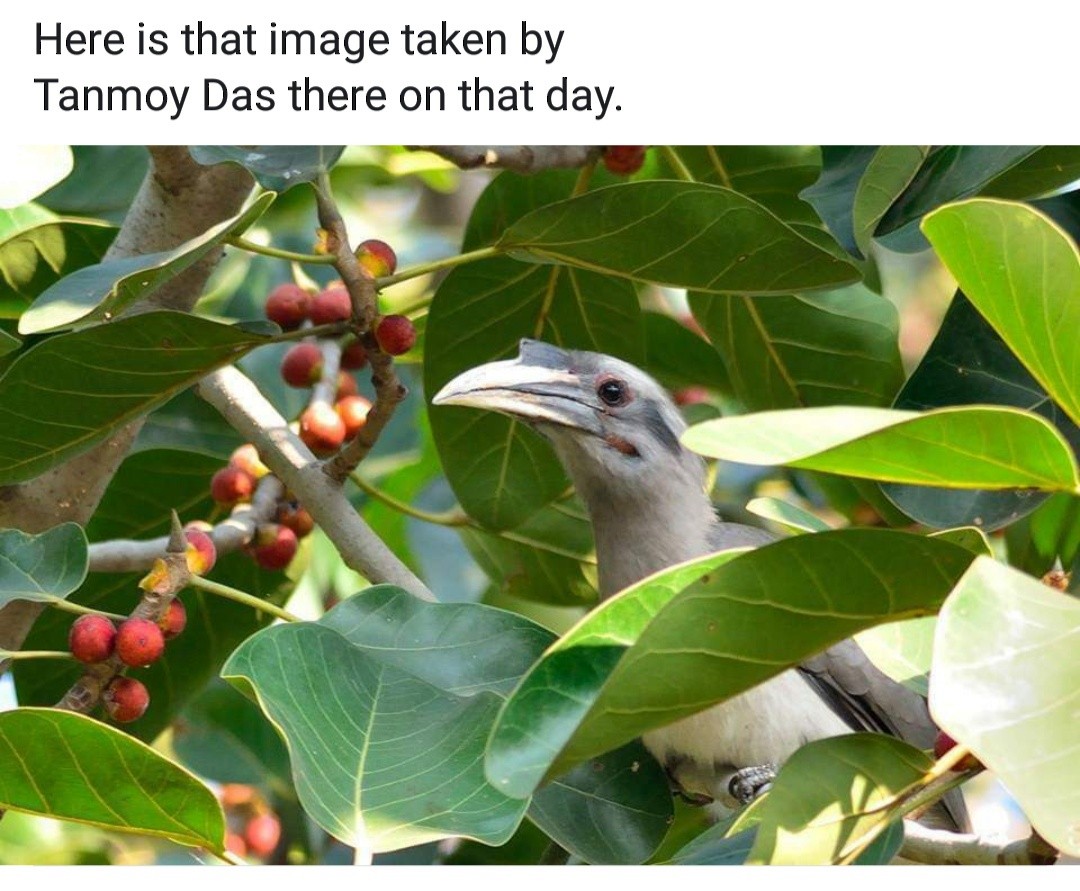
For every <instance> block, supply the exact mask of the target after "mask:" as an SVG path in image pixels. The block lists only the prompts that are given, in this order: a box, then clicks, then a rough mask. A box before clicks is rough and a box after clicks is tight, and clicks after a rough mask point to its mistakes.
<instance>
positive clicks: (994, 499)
mask: <svg viewBox="0 0 1080 891" xmlns="http://www.w3.org/2000/svg"><path fill="white" fill-rule="evenodd" d="M973 404H979V405H1011V406H1014V407H1015V408H1023V409H1027V410H1028V411H1032V412H1035V413H1037V414H1040V415H1042V416H1043V417H1044V418H1046V419H1047V420H1048V421H1050V423H1052V424H1053V425H1054V426H1055V427H1057V428H1058V430H1059V431H1061V433H1062V435H1063V436H1064V437H1065V439H1066V440H1068V442H1069V444H1070V445H1071V446H1072V447H1073V449H1074V451H1075V450H1077V449H1080V429H1078V428H1077V427H1076V425H1075V424H1073V423H1072V421H1070V420H1069V418H1068V417H1067V416H1066V415H1065V413H1064V412H1063V411H1062V410H1061V409H1060V408H1059V407H1058V406H1057V404H1056V403H1054V402H1053V401H1052V400H1051V399H1050V397H1049V396H1047V394H1046V390H1044V389H1043V388H1042V387H1040V386H1039V384H1038V382H1037V381H1036V380H1035V379H1034V378H1033V377H1032V376H1031V374H1030V373H1029V372H1028V371H1027V369H1026V368H1024V366H1023V364H1021V362H1020V360H1019V359H1017V358H1016V356H1015V355H1014V354H1013V352H1012V351H1011V350H1010V349H1009V348H1008V347H1007V346H1006V345H1005V343H1004V341H1002V339H1001V338H1000V337H998V335H997V333H996V332H995V331H994V329H993V328H991V327H990V324H989V323H988V322H987V321H986V319H984V318H983V317H982V316H981V315H980V314H979V312H978V310H976V309H975V307H974V306H972V304H971V301H970V300H968V299H967V298H966V297H965V296H964V294H963V292H957V294H956V296H955V297H954V298H953V301H952V304H950V306H949V309H948V312H946V313H945V318H944V320H943V321H942V323H941V327H940V328H939V329H938V333H937V335H936V336H935V337H934V341H933V343H931V344H930V348H929V349H928V350H927V351H926V354H925V355H924V356H923V359H922V361H921V362H920V363H919V365H918V367H917V368H916V369H915V371H913V372H912V374H911V376H910V377H909V378H908V379H907V381H906V382H905V383H904V386H903V388H902V389H901V391H900V393H899V394H898V395H897V397H896V401H895V403H894V406H893V407H894V408H899V409H908V410H917V411H923V410H925V409H933V408H939V407H941V406H944V405H973ZM882 488H883V490H884V492H885V495H886V496H887V497H888V498H889V500H890V501H892V502H893V503H894V504H896V505H897V507H899V508H900V509H901V510H902V511H904V513H906V514H907V515H908V516H910V517H911V518H912V519H914V520H917V521H918V522H920V523H923V524H925V525H927V526H932V527H934V528H936V529H942V528H946V527H949V526H958V525H963V524H965V523H977V524H978V525H979V527H980V528H982V529H988V530H994V529H998V528H1000V527H1001V526H1005V525H1009V524H1011V523H1013V522H1015V521H1016V520H1017V519H1019V518H1020V517H1022V516H1024V515H1025V514H1028V513H1030V512H1031V511H1033V510H1035V508H1037V507H1038V506H1039V504H1040V503H1042V501H1043V499H1044V498H1045V496H1044V495H1042V494H1040V493H1038V492H1032V491H1031V490H1028V489H1021V490H1008V489H1006V490H979V489H967V490H960V489H947V488H941V487H938V486H905V485H901V484H898V483H889V484H886V485H884V486H882Z"/></svg>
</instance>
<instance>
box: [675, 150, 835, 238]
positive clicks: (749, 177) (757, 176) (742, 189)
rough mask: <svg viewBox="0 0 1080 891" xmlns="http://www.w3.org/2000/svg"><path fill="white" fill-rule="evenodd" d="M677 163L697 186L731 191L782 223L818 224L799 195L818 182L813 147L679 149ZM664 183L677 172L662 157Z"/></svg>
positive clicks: (818, 162) (816, 154)
mask: <svg viewBox="0 0 1080 891" xmlns="http://www.w3.org/2000/svg"><path fill="white" fill-rule="evenodd" d="M676 151H677V152H678V154H679V158H680V159H681V160H682V162H683V164H685V165H686V168H687V169H688V170H689V171H690V173H691V174H692V175H693V177H694V179H695V180H696V181H697V182H702V183H711V184H712V185H715V186H724V187H725V188H728V189H733V190H734V191H736V192H739V193H740V194H742V195H746V196H747V197H748V198H753V199H754V200H755V201H756V202H757V203H758V204H760V205H762V206H763V207H767V208H768V209H769V210H771V211H772V212H773V213H774V214H776V215H777V216H778V217H780V219H782V220H783V221H784V222H786V223H809V224H811V225H820V222H819V220H818V218H817V215H816V214H815V213H814V209H813V208H812V207H811V206H810V205H809V204H807V203H806V202H805V201H803V200H802V199H801V198H799V192H800V191H802V190H803V189H805V188H806V187H807V186H809V185H810V184H811V183H813V182H814V180H815V179H817V175H818V171H819V170H820V169H821V157H820V155H821V153H820V150H819V149H818V148H817V147H816V146H812V145H680V146H678V147H677V148H676ZM660 167H661V170H662V171H663V172H664V175H665V176H667V178H668V179H676V178H677V177H678V172H677V171H676V170H674V169H673V168H672V167H671V166H670V164H669V163H668V162H667V159H666V157H665V156H663V155H661V156H660Z"/></svg>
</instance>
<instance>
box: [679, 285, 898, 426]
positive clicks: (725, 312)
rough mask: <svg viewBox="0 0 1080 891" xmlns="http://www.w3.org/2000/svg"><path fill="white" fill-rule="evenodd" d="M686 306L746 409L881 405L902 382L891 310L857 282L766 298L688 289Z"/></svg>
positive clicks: (894, 312) (887, 302)
mask: <svg viewBox="0 0 1080 891" xmlns="http://www.w3.org/2000/svg"><path fill="white" fill-rule="evenodd" d="M690 308H691V309H692V310H693V313H694V317H695V318H696V319H697V320H698V321H699V322H700V323H701V326H702V327H703V328H704V329H705V332H706V333H707V334H708V335H709V339H710V340H711V341H712V342H713V343H714V344H715V345H716V348H717V350H718V351H719V352H720V355H721V356H722V357H723V360H724V364H725V366H726V367H727V372H728V375H729V377H730V379H731V383H732V386H733V388H734V391H735V395H736V396H737V397H738V398H739V400H740V401H741V402H742V403H743V404H744V405H746V407H747V408H749V409H751V410H754V411H761V410H765V409H770V408H797V407H800V406H811V405H837V404H843V405H887V404H888V403H889V402H890V401H891V400H892V397H893V395H894V394H895V393H896V391H897V390H898V389H899V388H900V385H901V383H902V382H903V369H902V367H901V364H900V350H899V347H898V345H897V338H898V333H899V328H900V321H899V318H898V317H897V314H896V308H895V307H894V306H893V305H892V304H891V303H890V302H889V301H888V300H886V299H885V298H884V297H882V296H881V295H879V294H875V293H874V292H873V291H870V290H868V289H867V288H865V287H863V286H862V285H855V286H852V287H850V288H844V289H843V290H840V291H827V292H823V293H818V294H799V295H785V296H780V297H770V298H768V299H767V300H766V299H758V300H756V299H753V298H750V297H747V296H745V295H739V296H727V295H712V294H700V293H693V294H691V295H690Z"/></svg>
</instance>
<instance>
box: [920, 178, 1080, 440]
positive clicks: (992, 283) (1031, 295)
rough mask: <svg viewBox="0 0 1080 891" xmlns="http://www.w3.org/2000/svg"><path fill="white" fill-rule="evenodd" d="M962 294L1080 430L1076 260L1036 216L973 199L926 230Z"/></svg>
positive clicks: (1079, 256) (1068, 243) (934, 217)
mask: <svg viewBox="0 0 1080 891" xmlns="http://www.w3.org/2000/svg"><path fill="white" fill-rule="evenodd" d="M923 231H924V232H925V233H926V237H927V238H929V239H930V241H931V243H932V244H933V245H934V250H935V251H936V252H937V254H938V256H940V257H941V259H942V261H943V262H944V263H945V265H946V266H947V267H948V268H949V271H950V272H951V273H952V274H953V275H954V276H956V280H957V281H958V282H959V283H960V287H961V289H962V290H963V291H964V293H965V294H966V295H967V296H968V299H970V300H971V302H972V303H973V304H975V307H976V308H977V309H978V310H979V312H981V313H982V314H983V316H985V317H986V320H987V321H988V322H990V324H991V325H993V327H994V330H995V331H997V333H998V334H999V335H1001V337H1002V339H1003V340H1004V341H1005V343H1007V344H1008V345H1009V349H1011V350H1012V351H1013V352H1014V353H1015V354H1016V355H1017V357H1018V358H1019V359H1020V361H1021V362H1023V363H1024V365H1025V367H1026V368H1027V369H1028V371H1030V372H1031V374H1032V375H1033V376H1034V377H1035V380H1037V381H1038V382H1039V383H1040V384H1041V385H1042V386H1043V387H1044V388H1045V389H1046V391H1047V393H1049V394H1050V398H1051V399H1053V400H1054V401H1055V402H1056V403H1057V404H1058V405H1060V406H1061V408H1062V409H1063V410H1064V411H1065V413H1066V414H1067V415H1068V416H1069V417H1070V418H1071V419H1072V420H1073V423H1075V424H1080V344H1078V343H1077V340H1076V338H1075V337H1070V336H1068V335H1069V332H1072V331H1077V330H1080V252H1078V251H1077V247H1076V243H1075V242H1074V241H1073V240H1072V239H1071V238H1070V237H1069V236H1068V234H1066V233H1065V232H1064V231H1063V230H1062V229H1060V228H1059V227H1058V226H1057V225H1056V224H1055V223H1053V222H1052V221H1051V220H1049V219H1048V218H1047V217H1045V216H1043V214H1041V213H1039V212H1038V211H1037V210H1034V209H1033V208H1031V207H1029V206H1027V205H1025V204H1014V203H1011V202H1007V201H995V200H990V199H977V200H973V201H965V202H962V203H960V204H955V205H951V206H949V207H943V208H941V209H940V210H938V211H937V212H935V213H933V214H931V215H930V216H929V217H927V218H926V220H924V222H923Z"/></svg>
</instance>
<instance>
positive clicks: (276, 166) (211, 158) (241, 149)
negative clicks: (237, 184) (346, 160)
mask: <svg viewBox="0 0 1080 891" xmlns="http://www.w3.org/2000/svg"><path fill="white" fill-rule="evenodd" d="M189 151H190V152H191V157H193V158H194V159H195V160H196V161H197V162H198V163H200V164H202V165H204V166H207V167H209V166H212V165H214V164H222V163H230V164H239V165H240V166H241V167H243V168H244V169H246V170H248V171H249V172H250V173H251V174H252V175H253V176H254V177H255V179H256V180H257V181H258V183H259V185H260V186H262V187H263V188H264V189H271V190H272V191H274V192H284V191H285V190H286V189H290V188H292V187H293V186H295V185H299V184H300V183H308V182H312V181H313V180H315V179H317V178H318V176H319V175H320V174H322V173H326V172H327V171H328V170H330V168H331V167H333V166H334V165H335V164H336V163H337V161H338V158H340V157H341V153H342V152H344V151H345V146H343V145H256V146H239V145H193V146H191V147H190V149H189Z"/></svg>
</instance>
